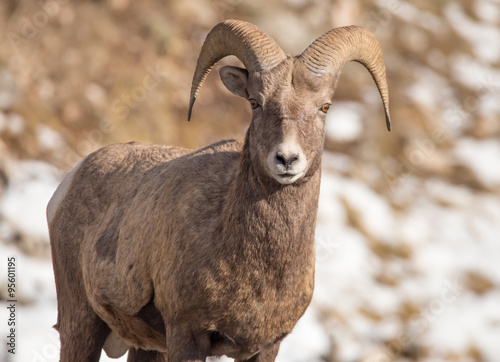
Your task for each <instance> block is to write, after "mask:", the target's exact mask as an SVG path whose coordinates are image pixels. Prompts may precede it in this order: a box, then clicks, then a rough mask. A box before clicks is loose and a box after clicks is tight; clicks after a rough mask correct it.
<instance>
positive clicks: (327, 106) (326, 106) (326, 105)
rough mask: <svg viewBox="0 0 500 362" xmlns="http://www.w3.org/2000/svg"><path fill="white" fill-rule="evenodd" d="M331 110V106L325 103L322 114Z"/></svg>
mask: <svg viewBox="0 0 500 362" xmlns="http://www.w3.org/2000/svg"><path fill="white" fill-rule="evenodd" d="M329 109H330V104H328V103H325V104H323V105H322V106H321V112H323V113H326V112H328V110H329Z"/></svg>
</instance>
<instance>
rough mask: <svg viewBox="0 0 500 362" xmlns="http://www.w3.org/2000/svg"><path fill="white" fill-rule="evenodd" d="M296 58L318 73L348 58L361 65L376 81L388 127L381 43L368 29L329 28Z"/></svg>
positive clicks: (335, 68) (331, 70) (333, 70)
mask: <svg viewBox="0 0 500 362" xmlns="http://www.w3.org/2000/svg"><path fill="white" fill-rule="evenodd" d="M299 59H300V60H302V61H303V62H304V63H305V65H306V66H307V68H308V69H309V70H310V71H311V72H313V73H316V74H318V75H320V74H324V73H327V72H328V73H332V74H335V73H337V72H338V71H339V70H340V68H342V66H344V64H346V63H347V62H350V61H351V60H354V61H356V62H358V63H361V64H363V65H364V66H365V67H366V68H367V69H368V70H369V71H370V74H371V75H372V77H373V80H374V81H375V83H376V84H377V87H378V90H379V92H380V96H381V97H382V102H383V104H384V109H385V122H386V124H387V129H388V130H389V131H390V130H391V118H390V115H389V91H388V87H387V79H386V75H385V65H384V59H383V58H382V50H381V49H380V45H379V44H378V42H377V40H376V39H375V37H374V36H373V34H372V33H371V32H369V31H368V30H366V29H365V28H363V27H361V26H355V25H352V26H345V27H341V28H335V29H332V30H330V31H329V32H328V33H325V34H324V35H322V36H320V37H319V38H318V39H316V40H315V41H314V42H313V43H312V44H311V45H309V47H308V48H307V49H306V50H305V51H304V52H303V53H302V54H301V55H300V56H299Z"/></svg>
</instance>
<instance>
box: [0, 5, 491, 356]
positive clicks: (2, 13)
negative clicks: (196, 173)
mask: <svg viewBox="0 0 500 362" xmlns="http://www.w3.org/2000/svg"><path fill="white" fill-rule="evenodd" d="M0 18H1V19H2V21H0V34H2V39H1V40H2V47H0V250H1V251H2V252H1V255H2V260H1V264H0V265H1V266H2V267H1V268H2V270H7V266H6V263H7V260H6V259H7V258H6V256H8V255H15V256H16V257H17V258H18V260H19V266H18V268H19V295H18V299H19V305H20V309H19V310H18V316H19V323H20V329H19V330H20V332H19V333H20V334H19V337H18V338H19V341H18V342H19V348H20V349H19V351H18V352H19V353H18V354H17V355H16V356H15V357H14V356H12V355H10V354H8V353H7V352H6V350H5V346H4V344H3V343H2V344H0V361H31V360H37V358H38V360H44V361H57V360H58V343H59V342H58V339H57V334H56V333H55V332H54V331H52V330H51V326H52V325H53V324H54V323H55V318H56V314H55V307H56V304H55V290H54V285H53V277H52V269H51V264H50V250H49V246H48V236H47V227H46V225H45V217H44V209H45V205H46V203H47V201H48V199H49V198H50V196H51V194H52V192H53V191H54V190H55V187H56V186H57V184H58V182H59V181H60V179H61V178H62V176H63V175H64V173H65V172H67V171H68V170H69V169H70V168H71V167H72V166H73V165H75V164H76V162H78V160H80V159H81V158H82V157H84V156H85V155H87V154H88V153H90V152H91V151H93V150H95V149H97V148H99V147H101V146H103V145H106V144H109V143H114V142H128V141H131V140H136V141H141V142H146V143H161V144H175V145H180V146H185V147H193V148H195V147H200V146H202V145H205V144H207V143H209V142H213V141H215V140H218V139H221V138H226V137H234V138H240V139H241V138H242V137H243V136H244V133H245V130H246V127H247V126H248V122H249V119H250V113H249V110H248V106H247V104H246V102H245V101H244V100H241V99H237V98H235V97H233V96H232V95H230V93H229V92H227V90H226V89H225V88H224V87H223V85H222V84H221V82H220V80H219V79H218V77H217V74H216V72H212V74H211V75H210V76H209V78H208V81H207V83H206V85H205V86H204V88H203V89H202V91H201V93H200V96H199V98H198V101H197V104H196V106H195V113H194V117H193V120H192V122H190V123H187V122H186V117H187V105H188V98H189V90H190V85H191V79H192V74H193V71H194V67H195V64H196V59H197V56H198V53H199V50H200V48H201V44H202V42H203V40H204V37H205V36H206V34H207V32H208V31H209V30H210V29H211V27H212V26H213V25H214V24H216V23H217V22H218V21H220V20H223V19H227V18H237V19H242V20H246V21H250V22H253V23H254V24H256V25H258V26H260V27H261V28H262V29H264V30H265V31H266V32H267V33H268V34H269V35H271V36H272V37H273V38H274V39H275V40H276V41H277V42H278V43H279V44H280V45H281V46H282V48H283V49H284V50H285V51H287V52H289V53H291V54H299V53H300V52H301V51H302V50H303V49H304V48H305V47H307V45H308V44H309V43H311V42H312V41H313V40H314V39H316V37H318V36H319V35H321V34H323V33H324V32H326V31H328V30H329V29H331V28H334V27H337V26H343V25H348V24H357V25H363V26H365V27H367V28H369V29H370V30H371V31H372V32H374V34H375V35H376V37H377V39H378V40H379V42H380V44H381V46H382V49H383V51H384V58H385V60H386V67H387V73H388V81H389V87H390V94H391V111H392V120H393V131H392V132H391V133H387V131H386V130H385V127H384V120H383V111H382V107H381V104H380V100H379V97H378V93H377V89H376V87H375V86H374V84H373V81H372V79H371V77H370V76H369V74H368V72H367V71H366V70H365V69H364V68H363V67H362V66H360V65H359V64H349V65H347V66H346V67H345V68H344V71H343V74H342V77H341V79H340V81H339V84H338V87H337V92H336V99H335V103H334V105H333V107H332V109H331V111H330V112H329V114H328V119H327V138H326V147H325V148H326V150H325V154H324V159H323V182H322V190H321V197H320V209H319V214H318V227H317V240H316V246H317V272H316V291H315V295H314V299H313V302H312V305H311V307H310V309H309V310H308V312H307V313H306V315H305V316H304V317H303V319H302V320H301V321H300V322H299V324H298V325H297V327H296V329H295V330H294V332H293V334H292V335H291V336H289V337H287V338H286V339H285V341H284V343H283V345H282V348H281V351H280V355H279V361H282V362H290V361H292V362H306V361H330V362H332V361H341V362H344V361H374V362H375V361H377V362H378V361H441V360H446V361H496V360H497V359H498V355H500V308H499V305H500V304H499V303H500V267H499V263H498V259H499V257H500V121H499V119H500V102H499V99H500V3H499V2H498V1H497V0H472V1H465V0H464V1H448V0H442V1H430V0H423V1H418V2H417V1H403V0H387V1H386V0H354V1H347V0H337V1H327V0H287V1H284V2H270V1H263V0H254V1H252V2H244V1H242V0H188V1H182V2H181V1H159V0H146V1H141V2H139V1H137V2H133V1H130V0H93V1H90V0H89V1H86V0H73V1H67V0H48V1H40V2H27V1H25V2H17V1H14V0H8V1H4V2H2V3H1V4H0ZM223 62H224V64H237V63H238V61H237V60H236V59H234V58H228V59H226V60H224V61H223ZM6 277H7V274H6V273H1V274H0V303H2V306H1V309H2V310H4V311H5V307H4V306H5V304H6V300H7V299H8V295H7V294H6V284H7V280H6ZM2 313H3V312H2ZM2 315H3V314H2ZM2 319H3V318H2ZM6 328H7V325H6V323H0V332H1V334H2V335H4V334H3V333H7V329H6ZM103 359H105V357H103Z"/></svg>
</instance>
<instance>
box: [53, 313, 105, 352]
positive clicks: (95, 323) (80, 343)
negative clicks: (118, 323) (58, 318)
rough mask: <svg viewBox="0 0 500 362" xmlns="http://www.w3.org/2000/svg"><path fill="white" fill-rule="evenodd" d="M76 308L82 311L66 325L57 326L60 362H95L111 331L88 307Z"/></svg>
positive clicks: (74, 315)
mask: <svg viewBox="0 0 500 362" xmlns="http://www.w3.org/2000/svg"><path fill="white" fill-rule="evenodd" d="M78 307H79V308H82V309H80V310H79V311H78V312H76V313H74V314H73V316H72V317H71V319H69V318H68V319H66V320H67V321H68V323H59V325H58V330H59V335H60V339H61V356H60V362H73V361H85V362H97V361H99V358H100V356H101V350H102V346H103V345H104V341H105V340H106V338H107V336H108V335H109V333H110V332H111V329H110V328H109V327H108V325H107V324H106V323H105V322H104V321H102V320H101V319H100V318H99V317H98V316H97V315H96V314H95V313H94V311H92V310H91V309H90V307H85V306H83V307H82V306H81V305H79V306H78ZM78 317H79V318H78Z"/></svg>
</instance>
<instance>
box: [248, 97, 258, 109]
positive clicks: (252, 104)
mask: <svg viewBox="0 0 500 362" xmlns="http://www.w3.org/2000/svg"><path fill="white" fill-rule="evenodd" d="M258 106H259V103H257V101H256V100H255V99H250V107H252V109H255V108H257V107H258Z"/></svg>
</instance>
